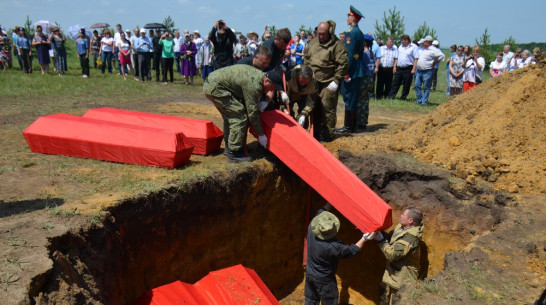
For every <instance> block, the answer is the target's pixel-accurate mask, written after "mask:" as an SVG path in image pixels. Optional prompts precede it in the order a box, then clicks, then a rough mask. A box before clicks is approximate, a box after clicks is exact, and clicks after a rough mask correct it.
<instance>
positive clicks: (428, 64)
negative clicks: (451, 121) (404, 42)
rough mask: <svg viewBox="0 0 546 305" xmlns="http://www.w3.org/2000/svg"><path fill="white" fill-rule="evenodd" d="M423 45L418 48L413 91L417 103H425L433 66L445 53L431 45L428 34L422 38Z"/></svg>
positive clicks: (430, 38) (428, 92) (442, 58)
mask: <svg viewBox="0 0 546 305" xmlns="http://www.w3.org/2000/svg"><path fill="white" fill-rule="evenodd" d="M423 40H424V41H423V47H422V48H421V49H420V50H419V59H418V60H417V71H416V73H415V86H414V89H415V93H416V94H417V104H421V105H426V104H427V103H428V97H429V95H430V86H431V84H432V75H433V74H434V66H436V64H437V63H439V62H440V61H442V60H444V58H445V55H444V53H443V52H442V51H440V50H439V49H438V48H435V47H433V46H432V40H433V39H432V37H431V36H430V35H428V36H427V37H425V38H424V39H423Z"/></svg>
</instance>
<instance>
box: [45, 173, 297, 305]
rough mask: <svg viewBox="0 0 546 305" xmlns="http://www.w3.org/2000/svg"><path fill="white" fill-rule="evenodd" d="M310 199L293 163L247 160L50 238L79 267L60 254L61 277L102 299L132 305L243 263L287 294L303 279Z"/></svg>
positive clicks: (278, 294) (56, 254)
mask: <svg viewBox="0 0 546 305" xmlns="http://www.w3.org/2000/svg"><path fill="white" fill-rule="evenodd" d="M264 164H265V162H264ZM264 167H265V166H264ZM306 196H307V186H306V185H305V184H304V183H303V182H302V181H301V180H300V179H299V178H298V177H297V176H295V175H294V174H292V173H290V172H289V171H288V170H287V169H286V168H284V167H279V168H275V169H271V168H269V169H264V168H260V167H249V168H248V169H246V170H245V172H244V173H232V174H231V175H230V176H221V177H220V176H217V177H209V178H203V179H201V180H199V181H195V182H192V183H186V184H185V186H184V187H182V188H172V189H169V190H165V191H163V192H161V193H158V194H153V195H151V196H149V197H146V198H140V199H136V200H132V201H126V202H124V203H122V204H119V205H118V206H116V207H115V208H113V209H112V210H110V211H109V216H108V217H106V221H105V222H104V223H103V226H102V227H101V228H96V229H94V230H91V231H89V232H80V233H79V234H77V235H72V236H65V237H64V238H63V239H60V240H58V241H56V242H54V243H52V247H51V248H52V249H54V252H53V257H54V258H57V257H65V258H68V260H69V261H71V264H72V265H74V266H80V268H79V269H78V267H76V268H75V270H63V268H62V265H63V264H62V263H60V260H58V259H56V264H57V265H58V266H59V267H61V268H60V269H59V270H60V273H59V274H58V275H59V276H60V277H61V278H64V279H66V278H67V276H66V274H71V275H72V276H71V278H70V279H69V280H70V282H71V283H69V285H74V283H76V284H77V286H79V287H80V288H84V289H85V290H87V291H89V292H90V293H91V295H90V296H91V297H92V298H93V299H94V300H97V301H99V302H100V303H104V304H130V303H131V302H132V301H134V300H135V299H136V298H138V297H139V296H140V295H141V294H142V293H143V292H145V291H147V290H149V289H151V288H154V287H157V286H160V285H163V284H167V283H170V282H173V281H176V280H181V281H183V282H188V283H193V282H196V281H198V280H199V279H201V278H202V277H204V276H205V275H207V273H208V272H209V271H213V270H217V269H221V268H225V267H228V266H233V265H236V264H243V265H244V266H246V267H249V268H252V269H254V270H255V271H256V272H257V273H258V275H259V276H260V277H261V279H262V280H263V281H264V282H265V283H266V285H267V286H268V287H269V288H270V290H271V291H272V292H273V293H274V294H275V296H276V297H277V298H282V297H283V296H284V295H287V294H288V293H289V292H291V291H292V290H293V289H294V287H296V286H297V285H298V284H299V283H301V281H302V279H303V269H302V266H301V264H302V259H301V258H302V251H303V237H304V235H305V199H306ZM56 269H57V268H56ZM65 269H66V268H65ZM86 273H88V274H86ZM58 286H61V287H62V285H58Z"/></svg>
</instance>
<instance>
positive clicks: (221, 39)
mask: <svg viewBox="0 0 546 305" xmlns="http://www.w3.org/2000/svg"><path fill="white" fill-rule="evenodd" d="M209 40H210V41H211V42H212V45H213V46H214V57H213V59H212V67H213V68H214V69H215V70H217V69H220V68H222V67H227V66H231V65H233V44H234V43H236V42H237V37H235V34H234V33H233V31H232V30H231V29H230V28H228V27H227V26H226V23H225V22H224V20H217V21H216V23H215V24H214V27H213V28H212V30H211V31H210V33H209Z"/></svg>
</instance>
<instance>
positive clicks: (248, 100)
mask: <svg viewBox="0 0 546 305" xmlns="http://www.w3.org/2000/svg"><path fill="white" fill-rule="evenodd" d="M274 89H275V86H274V85H273V83H272V82H271V80H269V78H267V77H265V76H264V74H263V72H262V71H260V70H258V69H256V68H254V67H252V66H248V65H233V66H228V67H225V68H222V69H219V70H216V71H214V72H212V73H211V74H209V76H208V78H207V79H206V80H205V82H204V84H203V92H204V93H205V95H206V97H207V98H208V99H209V100H210V101H211V102H213V103H214V106H216V109H218V111H219V112H220V114H221V115H222V118H223V119H224V141H225V145H226V152H227V155H228V158H229V160H230V161H235V162H239V161H251V160H252V159H251V158H250V157H247V156H246V155H245V152H244V149H243V145H244V141H245V139H246V132H247V128H248V122H249V121H250V124H251V125H252V127H253V128H254V131H255V132H256V134H258V135H259V136H258V141H259V142H260V144H261V145H262V146H264V147H266V146H267V137H266V136H265V135H264V130H263V127H262V122H261V120H260V114H259V110H258V108H261V109H265V106H267V102H260V103H266V105H265V106H264V107H262V106H261V105H260V106H259V105H258V104H259V103H258V101H259V100H260V97H261V96H262V94H263V93H264V92H267V91H271V90H274Z"/></svg>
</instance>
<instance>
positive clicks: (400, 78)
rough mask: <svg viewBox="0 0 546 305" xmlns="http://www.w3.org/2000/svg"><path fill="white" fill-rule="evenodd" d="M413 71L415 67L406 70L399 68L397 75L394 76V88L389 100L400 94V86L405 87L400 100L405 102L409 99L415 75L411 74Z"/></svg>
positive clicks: (405, 68) (408, 67)
mask: <svg viewBox="0 0 546 305" xmlns="http://www.w3.org/2000/svg"><path fill="white" fill-rule="evenodd" d="M412 69H413V66H407V67H404V68H400V67H397V68H396V73H395V74H394V79H393V81H392V88H391V92H390V93H389V98H395V97H396V95H397V94H398V89H400V86H403V88H402V95H400V99H402V100H405V99H406V98H407V97H408V94H409V91H410V87H411V81H412V80H413V75H412V74H411V70H412Z"/></svg>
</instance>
